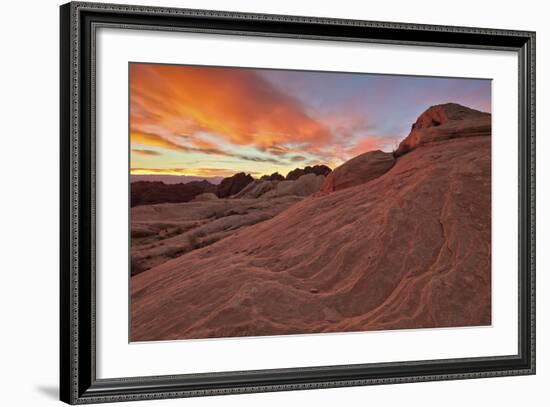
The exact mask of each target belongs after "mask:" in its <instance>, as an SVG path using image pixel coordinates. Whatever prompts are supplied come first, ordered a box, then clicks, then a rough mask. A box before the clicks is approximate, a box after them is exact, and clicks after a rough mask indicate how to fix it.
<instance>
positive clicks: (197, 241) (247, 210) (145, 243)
mask: <svg viewBox="0 0 550 407" xmlns="http://www.w3.org/2000/svg"><path fill="white" fill-rule="evenodd" d="M209 195H210V194H209ZM212 195H213V194H212ZM214 197H215V198H214V199H212V200H193V201H192V202H186V203H178V204H159V205H141V206H137V207H135V208H132V209H131V222H132V227H131V260H132V267H131V274H132V275H136V274H139V273H142V272H144V271H146V270H148V269H150V268H152V267H155V266H158V265H160V264H162V263H165V262H167V261H169V260H172V259H173V258H176V257H179V256H182V255H184V254H185V253H189V252H191V251H193V250H196V249H199V248H202V247H206V246H209V245H211V244H213V243H215V242H217V241H218V240H221V239H223V238H225V237H227V236H230V235H232V234H234V233H236V232H237V231H238V230H240V229H242V228H246V227H248V226H251V225H254V224H256V223H259V222H263V221H265V220H268V219H271V218H272V217H273V216H275V215H277V214H279V213H280V212H282V211H284V210H285V209H287V208H288V207H290V206H291V205H294V204H296V203H297V202H299V201H300V200H301V199H302V198H300V197H295V196H288V197H280V198H275V199H270V200H261V199H218V198H217V197H216V196H215V195H214Z"/></svg>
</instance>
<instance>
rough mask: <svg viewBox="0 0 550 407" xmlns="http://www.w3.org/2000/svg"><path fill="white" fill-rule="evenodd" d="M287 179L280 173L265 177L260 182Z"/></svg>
mask: <svg viewBox="0 0 550 407" xmlns="http://www.w3.org/2000/svg"><path fill="white" fill-rule="evenodd" d="M284 179H285V177H283V176H282V175H281V174H279V173H278V172H274V173H273V174H271V175H263V176H262V177H261V178H260V180H261V181H284Z"/></svg>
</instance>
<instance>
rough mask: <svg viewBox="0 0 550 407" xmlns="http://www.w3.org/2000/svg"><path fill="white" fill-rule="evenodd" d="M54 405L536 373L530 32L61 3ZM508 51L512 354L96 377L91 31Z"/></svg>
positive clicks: (532, 48) (532, 39)
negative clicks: (514, 188)
mask: <svg viewBox="0 0 550 407" xmlns="http://www.w3.org/2000/svg"><path fill="white" fill-rule="evenodd" d="M60 23H61V30H60V33H61V35H60V103H61V107H60V121H61V124H60V129H61V130H60V148H61V165H60V183H61V196H60V199H61V204H60V218H61V224H60V234H61V240H60V295H61V299H60V398H61V400H62V401H64V402H67V403H70V404H84V403H99V402H116V401H125V400H143V399H162V398H175V397H189V396H206V395H219V394H232V393H249V392H266V391H280V390H298V389H316V388H328V387H341V386H358V385H371V384H388V383H404V382H417V381H431V380H450V379H470V378H478V377H493V376H508V375H528V374H534V373H535V33H534V32H527V31H511V30H500V29H482V28H470V27H449V26H434V25H419V24H404V23H391V22H374V21H356V20H342V19H331V18H313V17H297V16H283V15H263V14H246V13H234V12H224V11H206V10H189V9H174V8H157V7H143V6H129V5H114V4H97V3H82V2H72V3H68V4H65V5H62V6H61V7H60ZM102 26H103V27H104V26H115V27H124V28H127V29H133V30H135V29H138V30H172V31H188V32H189V31H191V32H206V33H225V34H239V35H253V36H266V37H270V36H274V37H287V38H300V39H324V40H333V41H360V42H361V41H362V42H374V43H387V44H403V45H415V46H426V45H428V46H441V47H456V48H475V49H485V50H509V51H515V52H517V54H518V57H519V58H518V59H519V84H520V85H519V105H518V111H519V129H518V130H519V138H518V140H517V142H518V144H519V168H518V179H519V193H518V200H519V225H518V226H519V234H518V245H519V263H518V273H519V287H518V296H519V327H518V332H519V352H518V354H516V355H508V356H500V357H476V358H468V359H444V360H431V361H430V360H427V361H415V362H401V363H399V362H391V363H376V364H358V365H347V366H343V365H342V366H325V367H304V368H289V369H276V370H258V371H240V372H230V373H215V372H213V373H205V374H187V375H176V376H173V375H172V376H154V377H131V378H112V379H98V378H96V343H95V329H96V326H95V324H96V321H95V298H96V297H95V296H96V292H95V289H96V288H95V258H94V253H95V201H94V191H95V150H94V146H95V144H94V143H95V134H94V131H95V123H94V120H95V119H94V114H95V99H94V91H95V66H94V63H95V59H94V58H95V55H94V52H95V48H94V46H95V45H94V35H95V30H96V28H97V27H102Z"/></svg>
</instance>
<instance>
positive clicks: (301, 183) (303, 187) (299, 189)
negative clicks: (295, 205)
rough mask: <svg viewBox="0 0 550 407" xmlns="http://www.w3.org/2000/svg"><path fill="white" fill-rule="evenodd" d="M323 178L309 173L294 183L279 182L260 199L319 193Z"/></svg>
mask: <svg viewBox="0 0 550 407" xmlns="http://www.w3.org/2000/svg"><path fill="white" fill-rule="evenodd" d="M324 181H325V177H324V176H323V175H315V174H314V173H309V174H306V175H302V176H301V177H300V178H298V179H297V180H295V181H286V180H285V181H281V182H279V183H278V184H277V186H276V188H274V189H272V190H271V191H269V192H266V193H265V194H263V195H262V198H275V197H280V196H308V195H312V194H314V193H315V192H319V190H320V189H321V186H322V185H323V182H324Z"/></svg>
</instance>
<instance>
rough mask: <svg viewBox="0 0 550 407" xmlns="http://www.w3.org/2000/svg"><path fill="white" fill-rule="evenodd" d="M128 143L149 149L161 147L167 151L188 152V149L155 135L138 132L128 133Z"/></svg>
mask: <svg viewBox="0 0 550 407" xmlns="http://www.w3.org/2000/svg"><path fill="white" fill-rule="evenodd" d="M130 143H131V144H141V145H143V146H150V147H162V148H167V149H169V150H180V151H189V149H188V148H186V147H184V146H181V145H179V144H177V143H174V142H173V141H170V140H168V139H166V138H164V137H161V136H159V135H157V134H151V133H143V132H139V131H132V132H131V133H130Z"/></svg>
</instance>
